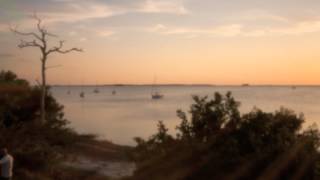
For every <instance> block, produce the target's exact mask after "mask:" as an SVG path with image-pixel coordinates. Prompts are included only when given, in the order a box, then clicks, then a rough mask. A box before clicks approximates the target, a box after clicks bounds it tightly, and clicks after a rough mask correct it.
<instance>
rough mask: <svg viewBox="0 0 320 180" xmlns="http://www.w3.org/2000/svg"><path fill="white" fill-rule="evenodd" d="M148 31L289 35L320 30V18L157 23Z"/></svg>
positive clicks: (195, 35) (172, 33) (259, 35)
mask: <svg viewBox="0 0 320 180" xmlns="http://www.w3.org/2000/svg"><path fill="white" fill-rule="evenodd" d="M146 30H147V31H148V32H153V33H160V34H163V35H184V36H185V37H187V38H194V37H199V36H209V37H263V36H289V35H302V34H307V33H315V32H320V20H316V21H305V22H296V23H291V24H288V23H287V24H285V25H282V26H263V27H254V26H250V25H248V24H247V25H246V24H225V25H220V26H215V27H211V28H196V27H168V26H165V25H163V24H157V25H154V26H152V27H150V28H146Z"/></svg>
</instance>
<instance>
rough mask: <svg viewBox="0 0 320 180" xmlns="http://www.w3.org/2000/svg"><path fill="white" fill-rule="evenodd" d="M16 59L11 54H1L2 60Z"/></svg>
mask: <svg viewBox="0 0 320 180" xmlns="http://www.w3.org/2000/svg"><path fill="white" fill-rule="evenodd" d="M12 57H14V55H13V54H10V53H0V58H12Z"/></svg>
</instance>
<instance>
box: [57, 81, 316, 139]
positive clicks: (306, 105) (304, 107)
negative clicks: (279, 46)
mask: <svg viewBox="0 0 320 180" xmlns="http://www.w3.org/2000/svg"><path fill="white" fill-rule="evenodd" d="M113 89H115V90H116V91H117V94H116V95H115V96H114V95H112V93H111V92H112V90H113ZM159 89H160V90H161V92H162V93H163V94H164V95H165V98H164V99H162V100H151V98H150V91H151V87H150V86H118V87H113V86H105V87H100V88H99V90H100V93H98V94H95V93H93V90H94V87H82V88H81V87H53V88H52V92H53V95H54V96H55V97H56V98H57V99H58V101H59V102H60V103H61V104H63V105H64V106H65V114H66V118H67V119H68V120H69V121H70V122H71V124H70V126H71V127H73V128H74V129H76V130H77V131H78V132H82V133H94V134H97V135H99V136H100V137H101V138H103V139H108V140H111V141H113V142H115V143H119V144H127V145H133V144H134V142H133V140H132V138H133V137H136V136H139V137H144V138H146V137H149V136H150V135H152V134H153V133H154V132H156V123H157V121H159V120H162V121H164V122H165V124H166V125H167V127H168V128H169V131H170V133H171V134H175V127H176V126H177V125H178V124H179V122H180V120H179V119H178V118H177V117H176V110H177V109H182V110H185V111H187V110H188V109H189V106H190V104H191V103H192V99H191V95H209V96H211V97H212V96H213V93H214V92H216V91H218V92H221V93H225V92H227V91H232V93H233V95H234V96H235V97H236V99H237V100H238V101H240V102H241V108H240V109H241V112H242V113H244V112H248V111H250V110H251V109H252V108H253V107H254V106H256V107H259V108H260V109H263V110H265V111H274V110H275V109H278V108H279V107H281V106H284V107H287V108H290V109H293V110H295V111H296V112H298V113H300V112H303V113H304V115H305V117H306V123H305V125H304V127H307V126H310V125H312V124H314V123H317V120H318V119H320V109H319V107H320V87H298V88H297V89H295V90H293V89H291V88H290V87H252V86H250V87H219V86H160V87H159ZM68 90H70V91H71V94H69V95H68V94H67V91H68ZM81 90H83V91H84V92H85V98H84V99H81V98H80V97H79V93H80V92H81Z"/></svg>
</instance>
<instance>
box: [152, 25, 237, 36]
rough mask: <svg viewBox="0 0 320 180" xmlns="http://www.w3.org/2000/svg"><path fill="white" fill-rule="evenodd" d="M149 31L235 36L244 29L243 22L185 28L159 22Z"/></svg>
mask: <svg viewBox="0 0 320 180" xmlns="http://www.w3.org/2000/svg"><path fill="white" fill-rule="evenodd" d="M148 31H149V32H156V33H161V34H165V35H186V37H188V38H192V37H198V36H199V35H209V36H214V37H217V36H221V37H234V36H238V35H240V34H241V33H242V31H243V25H241V24H229V25H223V26H216V27H213V28H203V29H201V28H183V27H173V28H172V27H167V26H165V25H163V24H157V25H155V26H153V27H151V28H149V29H148Z"/></svg>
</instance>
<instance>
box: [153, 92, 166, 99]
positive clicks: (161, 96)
mask: <svg viewBox="0 0 320 180" xmlns="http://www.w3.org/2000/svg"><path fill="white" fill-rule="evenodd" d="M151 98H152V99H155V100H157V99H162V98H163V94H160V93H159V92H154V93H152V94H151Z"/></svg>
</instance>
